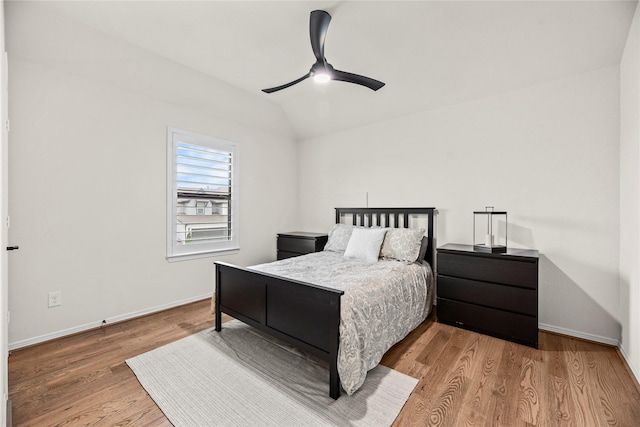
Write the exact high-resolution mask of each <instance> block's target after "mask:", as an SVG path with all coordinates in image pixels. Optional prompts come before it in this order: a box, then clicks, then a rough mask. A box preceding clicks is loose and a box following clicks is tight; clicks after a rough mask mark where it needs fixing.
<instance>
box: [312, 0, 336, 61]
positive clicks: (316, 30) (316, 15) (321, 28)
mask: <svg viewBox="0 0 640 427" xmlns="http://www.w3.org/2000/svg"><path fill="white" fill-rule="evenodd" d="M329 22H331V15H329V14H328V13H327V12H325V11H324V10H314V11H313V12H311V17H310V18H309V37H310V38H311V49H313V54H314V55H315V57H316V59H317V60H318V61H319V62H325V60H324V38H325V37H326V35H327V28H329Z"/></svg>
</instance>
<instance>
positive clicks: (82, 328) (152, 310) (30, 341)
mask: <svg viewBox="0 0 640 427" xmlns="http://www.w3.org/2000/svg"><path fill="white" fill-rule="evenodd" d="M211 296H212V294H205V295H200V296H197V297H191V298H187V299H183V300H180V301H174V302H171V303H168V304H163V305H159V306H156V307H151V308H147V309H144V310H140V311H134V312H132V313H127V314H122V315H120V316H114V317H110V318H108V319H104V320H105V322H106V323H102V320H97V321H95V322H91V323H86V324H84V325H80V326H76V327H73V328H69V329H64V330H62V331H57V332H53V333H50V334H45V335H41V336H39V337H35V338H29V339H26V340H22V341H17V342H13V343H9V351H11V350H17V349H19V348H22V347H28V346H30V345H34V344H40V343H43V342H45V341H50V340H53V339H56V338H62V337H64V336H67V335H71V334H76V333H78V332H84V331H88V330H89V329H94V328H99V327H100V326H104V325H108V324H111V323H116V322H122V321H124V320H129V319H133V318H135V317H140V316H145V315H147V314H151V313H156V312H158V311H162V310H167V309H169V308H173V307H178V306H180V305H185V304H189V303H191V302H196V301H200V300H203V299H206V298H211Z"/></svg>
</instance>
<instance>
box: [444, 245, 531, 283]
mask: <svg viewBox="0 0 640 427" xmlns="http://www.w3.org/2000/svg"><path fill="white" fill-rule="evenodd" d="M438 273H439V274H442V275H445V276H455V277H462V278H467V279H474V280H480V281H483V282H493V283H502V284H505V285H514V286H520V287H524V288H529V289H537V288H538V263H537V262H532V261H528V260H515V259H513V258H509V259H499V258H496V257H481V256H475V255H461V254H452V253H447V252H439V253H438Z"/></svg>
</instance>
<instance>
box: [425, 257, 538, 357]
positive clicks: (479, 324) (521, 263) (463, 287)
mask: <svg viewBox="0 0 640 427" xmlns="http://www.w3.org/2000/svg"><path fill="white" fill-rule="evenodd" d="M437 269H438V285H437V286H438V289H437V293H438V306H437V315H438V321H439V322H441V323H446V324H449V325H454V326H458V327H461V328H464V329H470V330H473V331H476V332H480V333H484V334H486V335H491V336H494V337H498V338H502V339H505V340H509V341H513V342H517V343H520V344H524V345H528V346H530V347H535V348H538V251H535V250H530V249H511V248H509V249H507V251H506V252H505V253H484V252H475V251H474V250H473V246H472V245H457V244H447V245H444V246H442V247H440V248H438V263H437Z"/></svg>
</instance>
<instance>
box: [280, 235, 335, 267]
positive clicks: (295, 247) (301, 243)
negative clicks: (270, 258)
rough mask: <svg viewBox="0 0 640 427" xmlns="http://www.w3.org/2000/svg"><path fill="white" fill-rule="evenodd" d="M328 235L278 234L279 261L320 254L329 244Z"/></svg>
mask: <svg viewBox="0 0 640 427" xmlns="http://www.w3.org/2000/svg"><path fill="white" fill-rule="evenodd" d="M327 239H328V235H327V234H322V233H306V232H304V231H292V232H291V233H280V234H278V260H281V259H285V258H291V257H294V256H299V255H305V254H310V253H312V252H320V251H321V250H323V249H324V245H326V244H327Z"/></svg>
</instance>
